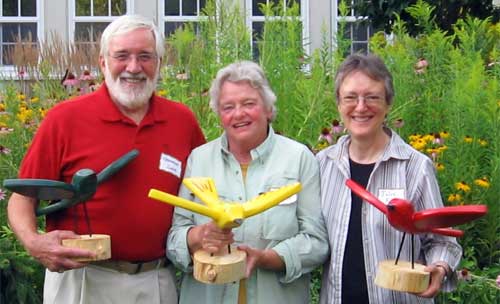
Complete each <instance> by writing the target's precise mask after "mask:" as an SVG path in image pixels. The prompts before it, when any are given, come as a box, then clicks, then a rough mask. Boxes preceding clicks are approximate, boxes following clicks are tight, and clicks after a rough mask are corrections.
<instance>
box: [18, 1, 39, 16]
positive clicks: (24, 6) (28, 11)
mask: <svg viewBox="0 0 500 304" xmlns="http://www.w3.org/2000/svg"><path fill="white" fill-rule="evenodd" d="M21 16H29V17H35V16H36V0H21Z"/></svg>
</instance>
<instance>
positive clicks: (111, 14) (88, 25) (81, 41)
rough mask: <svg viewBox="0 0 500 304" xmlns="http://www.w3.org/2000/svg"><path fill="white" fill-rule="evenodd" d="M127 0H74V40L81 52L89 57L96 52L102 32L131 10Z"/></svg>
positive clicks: (72, 8)
mask: <svg viewBox="0 0 500 304" xmlns="http://www.w3.org/2000/svg"><path fill="white" fill-rule="evenodd" d="M129 2H130V1H127V0H73V1H72V7H70V8H71V10H72V13H71V16H72V17H73V23H72V26H73V29H72V33H73V41H74V44H75V47H76V48H77V49H78V51H79V52H83V53H84V54H86V55H87V56H89V57H93V56H92V53H93V52H96V50H97V49H98V45H99V39H100V35H101V33H102V32H103V31H104V29H105V28H106V26H107V25H108V24H109V23H111V21H113V20H114V19H116V18H117V17H118V16H121V15H125V14H127V12H129V11H131V8H130V5H131V4H130V3H129Z"/></svg>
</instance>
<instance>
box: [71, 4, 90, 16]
mask: <svg viewBox="0 0 500 304" xmlns="http://www.w3.org/2000/svg"><path fill="white" fill-rule="evenodd" d="M75 15H76V16H90V0H76V12H75Z"/></svg>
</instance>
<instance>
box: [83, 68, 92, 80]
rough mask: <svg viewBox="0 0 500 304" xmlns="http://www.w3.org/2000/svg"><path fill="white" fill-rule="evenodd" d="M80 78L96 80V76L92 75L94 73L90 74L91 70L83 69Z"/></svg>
mask: <svg viewBox="0 0 500 304" xmlns="http://www.w3.org/2000/svg"><path fill="white" fill-rule="evenodd" d="M80 80H83V81H92V80H94V76H92V74H90V72H89V71H88V70H85V71H83V74H82V75H81V76H80Z"/></svg>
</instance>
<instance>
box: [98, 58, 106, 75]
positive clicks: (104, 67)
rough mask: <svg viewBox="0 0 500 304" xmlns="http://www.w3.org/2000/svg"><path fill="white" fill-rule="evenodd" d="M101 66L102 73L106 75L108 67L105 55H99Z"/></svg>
mask: <svg viewBox="0 0 500 304" xmlns="http://www.w3.org/2000/svg"><path fill="white" fill-rule="evenodd" d="M99 67H100V68H101V73H102V74H103V75H104V71H105V69H106V60H105V59H104V56H103V55H99Z"/></svg>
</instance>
